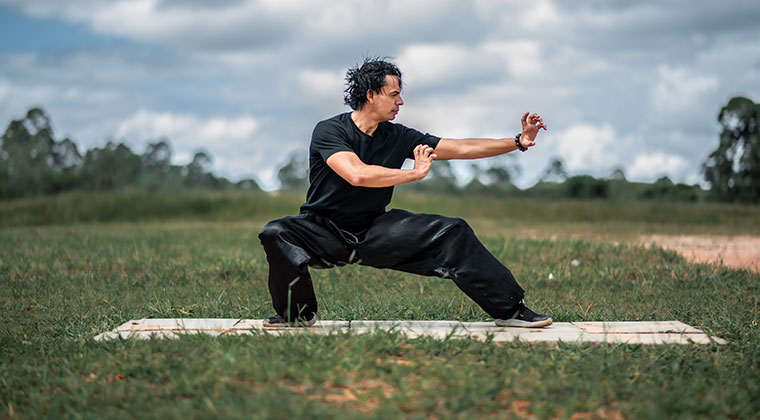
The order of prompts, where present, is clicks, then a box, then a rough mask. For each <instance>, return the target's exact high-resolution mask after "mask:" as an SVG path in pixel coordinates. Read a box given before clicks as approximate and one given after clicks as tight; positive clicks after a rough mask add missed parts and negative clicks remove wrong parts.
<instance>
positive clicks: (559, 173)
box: [539, 157, 568, 182]
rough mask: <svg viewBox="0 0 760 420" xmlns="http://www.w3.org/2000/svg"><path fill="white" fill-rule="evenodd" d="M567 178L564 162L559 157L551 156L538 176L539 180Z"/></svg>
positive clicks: (549, 180) (556, 180) (557, 180)
mask: <svg viewBox="0 0 760 420" xmlns="http://www.w3.org/2000/svg"><path fill="white" fill-rule="evenodd" d="M567 178H568V175H567V170H566V169H565V164H564V162H563V161H562V159H561V158H558V157H553V158H552V159H551V160H550V161H549V163H548V164H547V165H546V168H544V172H543V173H542V174H541V176H540V177H539V181H540V182H563V181H565V180H566V179H567Z"/></svg>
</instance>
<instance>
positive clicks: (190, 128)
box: [116, 109, 259, 161]
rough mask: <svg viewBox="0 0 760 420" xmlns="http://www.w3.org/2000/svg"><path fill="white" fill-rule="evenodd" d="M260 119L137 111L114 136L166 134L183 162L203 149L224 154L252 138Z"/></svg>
mask: <svg viewBox="0 0 760 420" xmlns="http://www.w3.org/2000/svg"><path fill="white" fill-rule="evenodd" d="M258 127H259V122H258V121H257V120H256V119H255V118H253V117H251V116H249V115H244V116H240V117H235V118H221V117H216V118H207V119H203V118H198V117H196V116H193V115H186V114H173V113H170V112H151V111H147V110H143V109H141V110H139V111H137V112H136V113H135V114H134V115H132V116H131V117H129V118H127V119H126V120H124V121H123V122H122V123H121V124H120V125H119V126H118V128H117V129H116V137H117V138H125V139H128V140H131V141H132V142H134V141H135V140H137V141H144V140H148V139H156V138H159V137H167V138H169V140H170V141H171V144H172V146H173V148H174V150H175V152H176V158H177V160H178V161H186V160H189V158H190V157H191V156H192V153H193V152H195V151H196V150H198V149H200V148H203V149H206V150H209V151H210V152H211V153H212V155H226V154H228V153H230V150H232V151H233V152H232V155H233V156H234V154H235V152H234V150H239V149H240V147H241V146H242V145H243V144H244V143H245V142H248V141H250V140H251V136H252V135H253V133H254V132H255V131H256V130H257V128H258Z"/></svg>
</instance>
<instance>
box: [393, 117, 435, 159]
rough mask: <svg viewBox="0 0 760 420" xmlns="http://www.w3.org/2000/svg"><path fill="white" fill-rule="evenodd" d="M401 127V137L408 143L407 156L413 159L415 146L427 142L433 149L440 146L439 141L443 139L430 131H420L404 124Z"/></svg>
mask: <svg viewBox="0 0 760 420" xmlns="http://www.w3.org/2000/svg"><path fill="white" fill-rule="evenodd" d="M400 128H401V137H402V138H403V139H404V143H406V146H407V150H408V151H407V156H406V157H407V158H408V159H412V158H414V148H415V147H417V146H419V145H420V144H426V145H428V146H430V147H432V148H433V149H435V148H436V146H438V142H439V141H441V138H440V137H438V136H434V135H432V134H429V133H424V134H423V133H422V132H419V131H417V130H415V129H413V128H409V127H405V126H403V125H400Z"/></svg>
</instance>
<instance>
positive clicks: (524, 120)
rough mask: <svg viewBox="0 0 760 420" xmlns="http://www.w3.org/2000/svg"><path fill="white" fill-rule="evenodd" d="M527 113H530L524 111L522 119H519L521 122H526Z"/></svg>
mask: <svg viewBox="0 0 760 420" xmlns="http://www.w3.org/2000/svg"><path fill="white" fill-rule="evenodd" d="M528 115H530V113H529V112H526V113H525V114H524V115H523V116H522V119H521V120H520V121H522V122H523V124H527V122H528Z"/></svg>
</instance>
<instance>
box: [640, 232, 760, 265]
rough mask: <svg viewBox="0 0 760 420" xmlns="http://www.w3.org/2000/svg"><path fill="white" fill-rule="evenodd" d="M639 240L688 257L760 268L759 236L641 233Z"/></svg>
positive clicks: (696, 260)
mask: <svg viewBox="0 0 760 420" xmlns="http://www.w3.org/2000/svg"><path fill="white" fill-rule="evenodd" d="M635 243H637V244H643V245H645V246H649V245H651V244H656V245H658V246H660V247H662V248H665V249H670V250H673V251H676V252H678V253H679V254H680V255H682V256H683V257H684V258H686V259H687V260H688V261H692V262H708V263H720V264H723V265H725V266H727V267H732V268H746V269H749V270H752V271H755V272H760V237H758V236H750V235H739V236H725V235H642V236H641V237H640V238H639V240H638V241H637V242H635Z"/></svg>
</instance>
